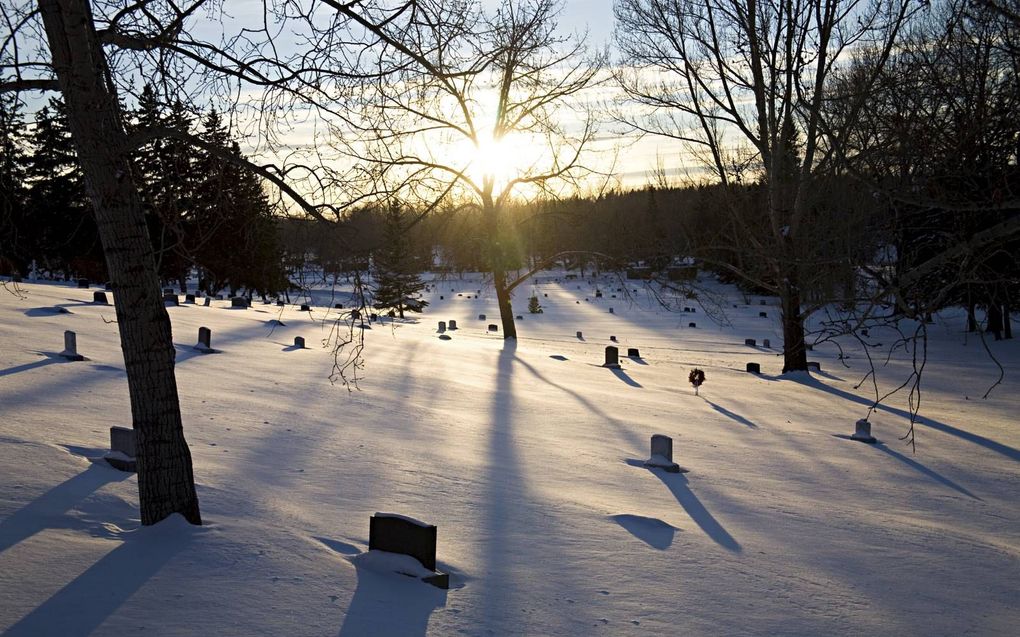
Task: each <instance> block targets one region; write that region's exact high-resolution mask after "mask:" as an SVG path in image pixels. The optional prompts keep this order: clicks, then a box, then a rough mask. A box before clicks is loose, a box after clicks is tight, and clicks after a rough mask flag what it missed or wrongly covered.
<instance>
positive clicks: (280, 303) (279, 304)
mask: <svg viewBox="0 0 1020 637" xmlns="http://www.w3.org/2000/svg"><path fill="white" fill-rule="evenodd" d="M286 305H287V303H286V302H285V301H284V300H283V299H276V307H285V306H286Z"/></svg>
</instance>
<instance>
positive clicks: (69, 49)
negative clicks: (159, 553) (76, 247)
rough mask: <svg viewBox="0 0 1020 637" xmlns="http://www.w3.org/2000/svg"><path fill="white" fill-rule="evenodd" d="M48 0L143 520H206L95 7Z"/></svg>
mask: <svg viewBox="0 0 1020 637" xmlns="http://www.w3.org/2000/svg"><path fill="white" fill-rule="evenodd" d="M39 8H40V10H41V14H42V18H43V24H44V26H45V29H46V36H47V40H48V42H49V48H50V53H51V55H52V57H53V70H54V72H55V73H56V76H57V79H58V81H59V84H60V90H61V92H62V93H63V97H64V100H65V102H66V104H67V114H68V125H69V127H70V129H71V134H72V138H73V139H74V144H75V148H76V149H77V151H78V160H79V162H80V163H81V168H82V172H83V174H84V176H85V186H86V189H87V192H88V194H89V198H90V199H91V200H92V206H93V208H94V210H95V216H96V222H97V224H98V226H99V235H100V237H101V239H102V242H103V250H104V253H105V255H106V263H107V267H108V268H109V271H110V279H111V282H112V283H113V290H114V295H115V297H116V305H115V308H116V312H117V323H118V327H119V328H120V342H121V349H122V350H123V353H124V365H125V369H126V371H127V380H128V390H129V394H130V398H131V417H132V424H133V426H134V429H135V440H136V444H137V450H136V456H137V464H138V499H139V504H140V507H141V518H142V524H155V523H156V522H159V521H160V520H162V519H163V518H165V517H167V516H168V515H171V514H173V513H180V514H182V515H183V516H184V517H185V518H186V519H187V520H188V521H189V522H191V523H192V524H201V523H202V519H201V516H200V514H199V509H198V496H197V495H196V493H195V483H194V478H193V475H192V466H191V453H190V451H189V449H188V444H187V442H186V441H185V439H184V429H183V426H182V423H181V411H180V402H179V399H178V396H177V382H176V379H175V377H174V358H175V352H174V345H173V341H172V339H171V333H170V317H169V316H168V315H167V313H166V309H165V308H164V307H163V302H162V298H161V296H160V289H159V276H158V275H157V273H156V262H155V258H154V255H153V252H152V244H151V242H150V240H149V234H148V230H147V228H146V224H145V217H144V212H143V208H142V205H141V199H140V198H139V195H138V190H137V187H136V185H135V183H134V182H133V180H132V171H131V165H130V163H129V162H128V160H127V154H126V152H125V132H124V126H123V122H122V121H121V112H120V106H119V104H118V102H117V97H116V95H115V94H114V93H113V89H112V85H111V82H110V80H109V77H108V72H107V69H106V68H105V57H104V53H103V50H102V47H101V45H100V42H99V39H98V37H97V34H96V29H95V22H94V19H93V16H92V8H91V6H90V4H89V2H88V0H39Z"/></svg>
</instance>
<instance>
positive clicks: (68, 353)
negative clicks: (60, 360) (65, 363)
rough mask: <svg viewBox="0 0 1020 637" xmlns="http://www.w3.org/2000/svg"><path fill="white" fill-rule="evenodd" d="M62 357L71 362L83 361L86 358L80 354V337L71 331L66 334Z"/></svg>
mask: <svg viewBox="0 0 1020 637" xmlns="http://www.w3.org/2000/svg"><path fill="white" fill-rule="evenodd" d="M60 355H61V356H62V357H64V358H66V359H67V360H69V361H83V360H85V357H84V356H82V355H81V354H79V353H78V336H77V335H76V334H75V333H74V332H72V331H71V330H67V331H66V332H64V351H62V352H60Z"/></svg>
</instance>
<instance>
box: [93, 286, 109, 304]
mask: <svg viewBox="0 0 1020 637" xmlns="http://www.w3.org/2000/svg"><path fill="white" fill-rule="evenodd" d="M92 302H93V303H96V304H97V305H109V304H110V301H109V300H108V299H107V298H106V292H100V291H99V290H96V291H95V292H93V293H92Z"/></svg>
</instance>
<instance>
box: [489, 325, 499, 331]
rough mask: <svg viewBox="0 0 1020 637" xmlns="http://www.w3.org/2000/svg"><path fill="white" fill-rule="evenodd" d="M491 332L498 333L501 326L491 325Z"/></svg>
mask: <svg viewBox="0 0 1020 637" xmlns="http://www.w3.org/2000/svg"><path fill="white" fill-rule="evenodd" d="M489 331H490V332H498V331H499V326H497V325H496V324H495V323H489Z"/></svg>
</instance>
